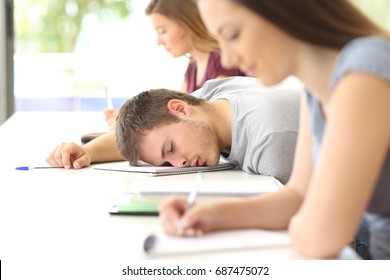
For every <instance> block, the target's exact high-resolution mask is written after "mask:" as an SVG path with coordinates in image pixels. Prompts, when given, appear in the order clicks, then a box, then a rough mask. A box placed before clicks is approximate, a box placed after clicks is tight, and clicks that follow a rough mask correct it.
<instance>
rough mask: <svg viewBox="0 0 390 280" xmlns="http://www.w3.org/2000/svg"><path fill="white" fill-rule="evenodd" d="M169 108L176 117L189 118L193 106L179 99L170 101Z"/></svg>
mask: <svg viewBox="0 0 390 280" xmlns="http://www.w3.org/2000/svg"><path fill="white" fill-rule="evenodd" d="M167 108H168V110H169V112H171V113H172V114H174V115H178V116H180V115H182V116H189V115H190V114H191V106H190V105H188V104H187V103H186V102H184V101H182V100H179V99H171V100H169V101H168V103H167Z"/></svg>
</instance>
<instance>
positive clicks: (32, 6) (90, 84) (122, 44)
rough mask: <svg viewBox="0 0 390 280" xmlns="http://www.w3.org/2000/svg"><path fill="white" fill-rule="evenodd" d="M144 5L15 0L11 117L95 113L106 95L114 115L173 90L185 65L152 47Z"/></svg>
mask: <svg viewBox="0 0 390 280" xmlns="http://www.w3.org/2000/svg"><path fill="white" fill-rule="evenodd" d="M147 3H148V1H125V0H115V1H113V0H110V1H108V0H95V1H90V0H88V1H87V0H84V1H81V0H79V1H75V0H15V26H16V38H15V55H14V68H15V69H14V73H15V86H14V95H15V107H16V110H17V111H19V110H49V111H55V110H66V111H67V110H93V111H94V110H102V109H104V108H106V107H107V104H106V99H105V92H106V91H105V90H107V91H108V93H109V94H110V96H111V98H112V99H113V103H114V106H115V107H116V108H119V106H120V105H121V104H122V103H123V102H124V100H126V99H128V98H130V97H131V96H133V95H135V94H137V93H139V92H141V91H143V90H146V89H150V88H156V87H165V88H171V89H179V87H180V85H181V82H182V80H183V77H184V69H185V65H186V63H187V62H186V59H185V58H180V59H173V58H172V57H171V56H170V55H169V54H167V53H166V52H165V50H164V49H162V48H161V47H159V46H157V44H156V43H155V42H156V40H155V33H154V30H153V29H152V26H151V24H150V22H149V19H148V17H147V15H146V14H145V13H144V9H145V7H146V5H147ZM104 5H106V6H104ZM78 30H79V31H78ZM76 31H77V32H76ZM64 38H67V39H66V40H65V39H64ZM156 62H158V63H156Z"/></svg>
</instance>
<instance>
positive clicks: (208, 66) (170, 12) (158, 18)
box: [104, 0, 243, 130]
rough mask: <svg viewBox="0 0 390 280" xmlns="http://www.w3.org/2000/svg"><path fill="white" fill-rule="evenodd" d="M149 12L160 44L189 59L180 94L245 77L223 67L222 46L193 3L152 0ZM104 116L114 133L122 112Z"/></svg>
mask: <svg viewBox="0 0 390 280" xmlns="http://www.w3.org/2000/svg"><path fill="white" fill-rule="evenodd" d="M145 12H146V14H147V15H148V16H149V18H150V21H151V23H152V25H153V27H154V29H155V31H156V34H157V44H159V45H162V46H164V48H165V50H166V51H167V52H169V53H170V54H171V55H172V57H174V58H176V57H180V56H188V57H189V63H188V67H187V70H186V72H185V74H184V81H183V84H182V85H181V87H180V91H183V92H188V93H192V92H193V91H195V90H197V89H199V88H200V87H202V86H203V84H204V83H205V82H206V81H207V80H209V79H214V78H222V77H228V76H242V75H243V73H242V72H240V71H239V70H238V69H225V68H224V67H222V65H221V62H220V53H219V46H218V42H217V41H216V40H215V39H214V38H213V37H212V36H211V35H210V34H209V33H208V31H207V29H206V27H205V26H204V24H203V22H202V19H201V18H200V15H199V12H198V9H197V7H196V4H195V3H194V2H193V1H192V0H152V1H150V3H149V5H148V6H147V8H146V11H145ZM104 114H105V118H106V122H107V124H108V126H109V127H110V129H111V130H112V129H113V128H114V126H115V118H116V116H117V114H118V110H116V109H109V108H107V109H105V110H104Z"/></svg>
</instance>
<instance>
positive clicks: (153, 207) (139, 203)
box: [109, 192, 161, 216]
mask: <svg viewBox="0 0 390 280" xmlns="http://www.w3.org/2000/svg"><path fill="white" fill-rule="evenodd" d="M160 201H161V198H156V197H144V196H140V195H138V194H136V193H130V192H129V193H127V192H126V193H121V194H120V195H119V197H118V199H117V201H116V203H115V204H114V205H113V206H112V207H111V208H110V210H109V213H110V214H112V215H140V216H158V204H159V202H160Z"/></svg>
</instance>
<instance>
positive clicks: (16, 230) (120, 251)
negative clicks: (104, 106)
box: [0, 112, 357, 279]
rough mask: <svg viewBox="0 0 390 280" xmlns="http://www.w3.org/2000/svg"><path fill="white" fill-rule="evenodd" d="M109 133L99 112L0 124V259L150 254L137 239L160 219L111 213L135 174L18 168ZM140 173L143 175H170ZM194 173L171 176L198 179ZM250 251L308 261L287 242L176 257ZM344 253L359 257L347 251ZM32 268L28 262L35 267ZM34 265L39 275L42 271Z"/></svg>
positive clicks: (19, 117)
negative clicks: (55, 150)
mask: <svg viewBox="0 0 390 280" xmlns="http://www.w3.org/2000/svg"><path fill="white" fill-rule="evenodd" d="M105 130H106V125H105V122H104V118H103V114H102V113H99V112H94V113H93V112H53V113H49V112H19V113H16V114H15V115H13V116H12V117H11V118H10V119H9V120H7V121H6V122H5V123H4V124H3V125H2V126H0V155H1V157H0V176H1V187H0V221H1V231H0V248H1V249H0V259H3V260H5V261H6V260H7V259H11V260H18V262H19V261H20V262H22V263H23V264H24V265H27V264H31V262H34V260H35V259H36V258H37V256H38V262H39V261H40V260H41V259H42V258H44V259H45V260H44V261H48V260H51V261H52V262H54V263H56V264H57V265H59V266H61V265H62V264H63V263H64V262H66V261H68V262H69V260H70V259H71V260H73V262H74V263H77V262H76V260H80V261H81V262H83V261H84V262H85V260H90V261H91V260H93V261H94V262H95V261H96V264H98V263H101V261H102V260H107V258H110V259H111V260H116V261H117V262H118V264H119V263H121V264H123V265H126V264H129V263H130V262H132V261H140V260H142V259H144V258H145V257H144V255H143V254H142V250H141V242H140V240H141V238H142V236H144V234H145V233H147V232H150V231H154V230H156V229H158V228H159V224H158V219H157V218H156V217H135V216H133V217H129V216H120V217H119V216H110V215H109V214H108V209H109V207H110V206H111V203H112V201H113V200H112V199H111V198H113V197H114V196H115V195H117V193H118V192H119V191H121V190H123V188H126V187H127V186H128V185H129V183H130V182H131V181H132V180H133V179H134V178H135V177H134V176H136V175H134V174H129V173H124V172H110V171H99V170H93V169H92V168H85V169H82V170H65V169H46V170H31V171H16V170H15V167H16V166H22V165H39V164H42V163H44V158H45V157H46V156H47V155H48V153H49V152H50V150H51V149H53V148H54V147H55V146H56V145H57V144H59V143H61V142H67V141H74V142H77V143H78V142H79V141H80V136H81V135H82V134H85V133H87V132H95V131H96V132H97V131H105ZM222 172H224V173H223V174H224V175H223V176H224V177H223V178H225V179H226V178H228V179H229V180H238V181H240V182H242V181H243V180H256V177H258V176H257V175H250V174H246V173H244V172H241V171H238V170H231V171H222ZM142 176H143V177H142V178H147V179H146V180H168V178H167V177H161V178H150V177H145V176H144V175H142ZM194 176H195V175H194V174H188V175H178V176H170V177H177V178H179V179H178V180H193V177H194ZM140 178H141V177H137V179H140ZM215 178H218V179H220V174H218V173H207V174H205V180H213V179H215ZM169 179H172V178H169ZM175 180H176V179H175ZM251 255H252V256H254V257H255V258H257V259H258V258H260V259H261V258H264V259H265V258H266V259H302V258H303V257H302V256H300V255H298V254H297V253H295V252H294V251H293V250H292V249H291V248H290V247H279V248H267V249H261V250H249V251H235V252H229V253H226V252H223V253H213V254H202V255H183V256H180V257H179V258H180V259H205V258H206V259H220V258H222V259H231V260H233V259H236V258H239V257H240V256H245V257H248V256H251ZM175 258H178V256H175ZM340 258H343V259H356V258H357V257H356V255H355V254H354V252H353V251H352V250H351V249H349V248H346V249H345V250H344V251H343V252H342V254H341V255H340ZM167 259H169V257H167ZM22 260H24V261H22ZM30 266H31V265H30ZM30 266H26V267H29V268H30V269H32V266H31V267H30ZM52 267H56V268H58V267H57V266H56V265H54V266H52ZM41 268H42V267H41ZM46 269H48V268H47V267H46ZM35 270H37V271H35V272H36V273H38V274H39V273H40V272H39V270H38V268H35ZM15 279H17V278H15ZM31 279H34V278H31ZM53 279H54V278H53Z"/></svg>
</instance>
